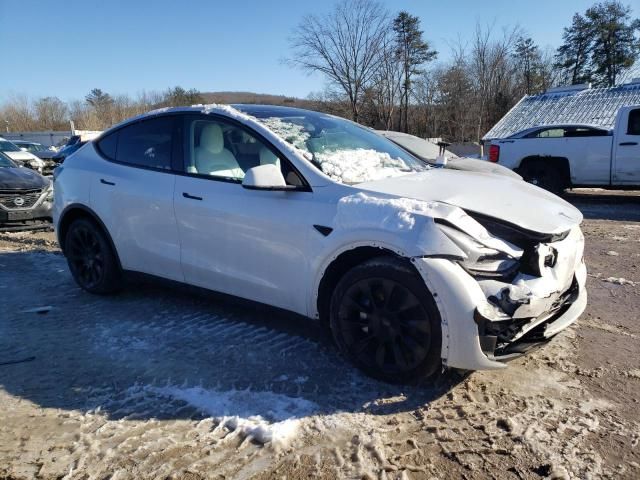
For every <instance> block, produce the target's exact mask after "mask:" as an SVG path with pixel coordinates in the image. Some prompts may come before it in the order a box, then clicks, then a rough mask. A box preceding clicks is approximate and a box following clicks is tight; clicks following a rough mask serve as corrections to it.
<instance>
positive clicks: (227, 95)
mask: <svg viewBox="0 0 640 480" xmlns="http://www.w3.org/2000/svg"><path fill="white" fill-rule="evenodd" d="M200 95H201V96H202V98H204V100H205V103H262V104H267V105H287V106H290V107H306V108H311V107H312V105H314V103H315V102H312V101H311V100H304V99H302V98H295V97H287V96H284V95H271V94H268V93H253V92H200Z"/></svg>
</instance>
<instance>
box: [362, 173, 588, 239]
mask: <svg viewBox="0 0 640 480" xmlns="http://www.w3.org/2000/svg"><path fill="white" fill-rule="evenodd" d="M357 188H359V189H361V190H363V191H365V192H377V193H382V194H387V195H392V196H395V197H401V198H402V197H404V198H410V199H414V200H421V201H426V202H434V201H435V202H442V203H446V204H450V205H455V206H457V207H460V208H462V209H463V210H465V211H467V212H475V213H479V214H482V215H486V216H489V217H493V218H496V219H500V220H503V221H505V222H508V223H511V224H513V225H517V226H519V227H521V228H524V229H527V230H531V231H534V232H539V233H545V234H556V233H562V232H565V231H567V230H569V229H571V228H572V227H574V226H576V225H579V224H580V222H582V214H581V213H580V211H579V210H578V209H577V208H575V207H574V206H573V205H571V204H569V203H567V202H565V201H564V200H562V199H561V198H560V197H558V196H556V195H554V194H552V193H550V192H547V191H546V190H543V189H541V188H538V187H536V186H534V185H531V184H529V183H526V182H523V181H519V180H515V179H511V178H509V177H506V176H497V175H490V174H482V173H477V172H465V171H459V170H447V169H444V168H437V169H431V170H428V171H426V172H420V173H414V174H410V175H404V176H401V177H395V178H388V179H384V180H379V181H375V182H368V183H362V184H359V185H357Z"/></svg>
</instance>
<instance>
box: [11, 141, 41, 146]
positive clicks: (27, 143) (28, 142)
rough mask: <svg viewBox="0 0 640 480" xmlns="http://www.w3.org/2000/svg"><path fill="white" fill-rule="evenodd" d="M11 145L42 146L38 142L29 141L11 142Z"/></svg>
mask: <svg viewBox="0 0 640 480" xmlns="http://www.w3.org/2000/svg"><path fill="white" fill-rule="evenodd" d="M11 142H12V143H15V144H16V145H20V144H22V145H42V144H41V143H39V142H30V141H29V140H11Z"/></svg>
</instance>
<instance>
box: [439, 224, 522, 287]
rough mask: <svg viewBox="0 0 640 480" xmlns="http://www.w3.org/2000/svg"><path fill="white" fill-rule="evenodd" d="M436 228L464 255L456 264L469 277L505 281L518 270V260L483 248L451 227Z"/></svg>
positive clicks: (491, 249) (441, 226)
mask: <svg viewBox="0 0 640 480" xmlns="http://www.w3.org/2000/svg"><path fill="white" fill-rule="evenodd" d="M438 226H439V227H440V228H441V229H442V231H443V233H444V234H445V235H447V237H449V239H451V241H452V242H453V243H455V244H456V245H457V246H458V247H459V248H460V249H461V250H462V251H463V252H464V253H465V254H466V257H467V258H465V259H461V260H458V263H459V264H460V266H461V267H462V268H463V269H464V270H465V271H466V272H467V273H469V274H470V275H471V276H473V277H485V278H500V279H506V278H507V277H510V276H512V275H513V274H515V273H516V272H517V271H518V270H519V268H520V262H519V259H516V258H513V257H511V256H509V255H507V254H506V253H503V252H499V251H498V250H495V249H493V248H489V247H485V246H484V245H482V244H481V243H479V242H477V241H476V240H474V239H473V238H472V237H470V236H469V235H467V234H466V233H464V232H461V231H460V230H457V229H455V228H453V227H450V226H448V225H442V224H440V225H438Z"/></svg>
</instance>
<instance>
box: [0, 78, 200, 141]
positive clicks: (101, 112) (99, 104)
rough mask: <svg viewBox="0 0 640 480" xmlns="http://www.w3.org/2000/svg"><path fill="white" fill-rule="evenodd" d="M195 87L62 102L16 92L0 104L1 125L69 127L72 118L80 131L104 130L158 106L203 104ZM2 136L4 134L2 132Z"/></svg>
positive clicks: (23, 128)
mask: <svg viewBox="0 0 640 480" xmlns="http://www.w3.org/2000/svg"><path fill="white" fill-rule="evenodd" d="M203 101H204V100H203V97H202V95H201V94H200V92H199V91H197V90H196V89H189V90H186V89H184V88H182V87H180V86H177V87H173V88H169V89H167V90H166V91H164V92H143V93H141V94H139V95H138V96H136V97H130V96H129V95H115V96H114V95H111V94H109V93H107V92H104V91H103V90H101V89H100V88H94V89H92V90H91V91H90V92H89V93H88V94H87V95H85V97H84V99H83V100H72V101H70V102H63V101H62V100H60V99H59V98H57V97H42V98H38V99H36V100H35V101H31V100H30V99H29V98H28V97H26V96H23V95H17V96H14V97H12V98H10V99H9V100H7V101H6V102H4V104H3V105H0V128H2V130H5V131H8V130H10V131H41V130H69V129H70V125H71V124H70V121H72V122H73V124H74V126H75V128H77V129H79V130H104V129H106V128H108V127H110V126H111V125H113V124H115V123H118V122H121V121H122V120H125V119H127V118H130V117H133V116H135V115H140V114H142V113H145V112H148V111H149V110H153V109H155V108H162V107H177V106H182V105H193V104H197V103H203ZM0 135H1V134H0Z"/></svg>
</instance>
